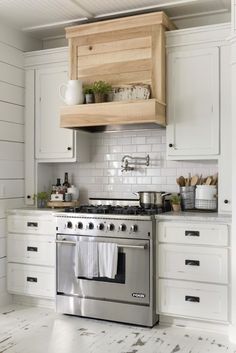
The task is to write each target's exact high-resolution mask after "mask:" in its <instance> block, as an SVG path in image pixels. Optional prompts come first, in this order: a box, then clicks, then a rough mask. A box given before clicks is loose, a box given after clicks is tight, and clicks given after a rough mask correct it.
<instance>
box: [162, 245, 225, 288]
mask: <svg viewBox="0 0 236 353" xmlns="http://www.w3.org/2000/svg"><path fill="white" fill-rule="evenodd" d="M158 248H159V250H158V257H157V258H158V265H159V266H158V267H159V276H160V277H166V278H173V279H184V280H191V281H202V282H213V283H214V282H215V283H225V284H226V283H227V282H228V250H227V249H225V248H212V247H201V246H188V245H173V244H160V245H159V247H158Z"/></svg>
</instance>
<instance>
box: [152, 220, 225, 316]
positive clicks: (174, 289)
mask: <svg viewBox="0 0 236 353" xmlns="http://www.w3.org/2000/svg"><path fill="white" fill-rule="evenodd" d="M157 235H158V246H157V256H156V258H157V264H156V265H157V268H156V270H157V275H158V278H157V289H156V293H157V307H158V313H160V314H163V315H173V316H183V317H186V318H193V319H205V320H219V321H228V319H229V318H228V285H229V268H228V264H229V263H230V260H229V249H228V245H229V243H230V241H229V226H228V225H227V224H220V223H218V222H216V223H214V224H213V223H207V222H206V223H205V222H198V223H196V222H192V221H189V222H188V221H186V222H181V221H179V222H178V221H177V222H176V221H161V220H160V221H159V222H158V223H157Z"/></svg>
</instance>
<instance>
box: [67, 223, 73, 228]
mask: <svg viewBox="0 0 236 353" xmlns="http://www.w3.org/2000/svg"><path fill="white" fill-rule="evenodd" d="M72 226H73V224H72V222H70V221H69V222H67V228H69V229H71V228H72Z"/></svg>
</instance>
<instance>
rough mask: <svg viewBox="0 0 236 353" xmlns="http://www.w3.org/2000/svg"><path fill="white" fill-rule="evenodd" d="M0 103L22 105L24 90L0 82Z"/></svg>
mask: <svg viewBox="0 0 236 353" xmlns="http://www.w3.org/2000/svg"><path fill="white" fill-rule="evenodd" d="M0 101H4V102H9V103H13V104H18V105H22V106H23V105H24V89H23V88H22V87H18V86H13V85H11V84H9V83H6V82H0Z"/></svg>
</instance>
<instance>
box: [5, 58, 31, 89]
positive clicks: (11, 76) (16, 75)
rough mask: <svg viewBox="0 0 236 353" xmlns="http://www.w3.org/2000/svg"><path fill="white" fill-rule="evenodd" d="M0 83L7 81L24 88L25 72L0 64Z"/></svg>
mask: <svg viewBox="0 0 236 353" xmlns="http://www.w3.org/2000/svg"><path fill="white" fill-rule="evenodd" d="M0 81H5V82H8V83H11V84H13V85H16V86H21V87H24V81H25V80H24V70H23V69H19V68H18V67H15V66H11V65H9V64H6V63H3V62H0Z"/></svg>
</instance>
